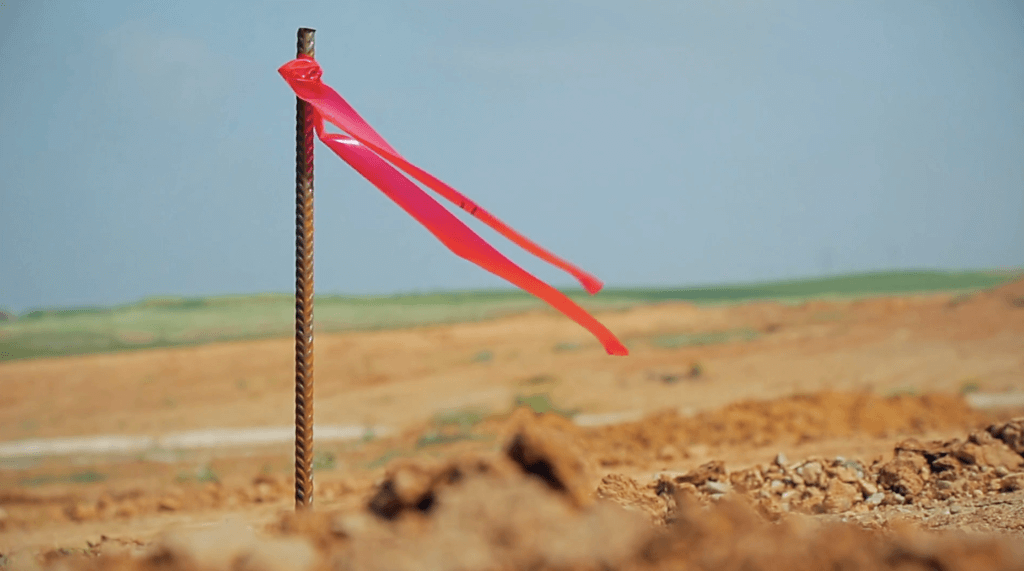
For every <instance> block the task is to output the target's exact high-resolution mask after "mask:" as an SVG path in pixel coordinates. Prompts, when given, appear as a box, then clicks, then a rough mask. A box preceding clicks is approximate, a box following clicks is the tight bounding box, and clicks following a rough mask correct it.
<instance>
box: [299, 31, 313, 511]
mask: <svg viewBox="0 0 1024 571" xmlns="http://www.w3.org/2000/svg"><path fill="white" fill-rule="evenodd" d="M315 33H316V30H311V29H309V28H299V33H298V50H297V51H298V55H300V56H302V55H308V56H310V57H312V56H313V55H314V49H313V47H314V46H313V43H314V37H313V36H314V34H315ZM295 101H296V103H295V509H296V510H305V509H312V507H313V110H312V107H311V106H310V105H309V104H308V103H306V102H305V101H303V100H301V99H299V98H297V97H296V98H295Z"/></svg>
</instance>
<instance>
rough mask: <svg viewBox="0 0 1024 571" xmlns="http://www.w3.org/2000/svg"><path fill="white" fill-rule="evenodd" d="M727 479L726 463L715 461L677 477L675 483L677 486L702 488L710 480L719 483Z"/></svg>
mask: <svg viewBox="0 0 1024 571" xmlns="http://www.w3.org/2000/svg"><path fill="white" fill-rule="evenodd" d="M725 479H726V473H725V463H724V462H722V461H721V460H715V461H713V462H708V463H707V464H703V465H702V466H700V467H699V468H697V469H696V470H692V471H690V472H687V473H685V474H683V475H681V476H676V477H675V478H674V481H675V483H677V484H682V483H688V484H693V485H694V486H702V485H704V483H705V482H707V481H709V480H716V481H719V480H725Z"/></svg>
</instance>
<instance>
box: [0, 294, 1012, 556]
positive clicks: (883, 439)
mask: <svg viewBox="0 0 1024 571" xmlns="http://www.w3.org/2000/svg"><path fill="white" fill-rule="evenodd" d="M1022 306H1024V283H1022V282H1017V283H1014V284H1009V285H1007V286H1003V287H1001V288H998V289H995V290H991V291H987V292H982V293H979V294H975V295H973V296H969V297H962V296H960V297H952V296H948V295H929V296H912V297H902V298H878V299H869V300H859V301H844V300H840V301H815V302H808V303H804V304H801V305H796V306H787V305H782V304H776V303H757V304H746V305H737V306H717V307H704V308H698V307H694V306H691V305H688V304H678V303H673V304H664V305H658V306H650V307H643V308H636V309H631V310H628V311H622V312H613V313H605V314H602V315H601V316H600V318H601V319H602V320H603V321H604V322H605V323H606V324H608V325H609V327H610V328H611V329H612V330H614V331H616V332H617V333H618V334H620V335H621V336H622V337H623V338H624V339H626V340H627V342H628V343H629V344H630V347H631V350H632V353H633V354H632V356H631V357H629V358H625V359H623V358H611V357H607V356H605V355H603V353H602V352H601V350H600V348H599V347H598V346H597V345H596V344H594V343H591V342H590V341H589V340H588V339H587V337H586V334H585V332H584V333H581V332H580V331H578V330H576V329H575V328H574V327H573V324H571V323H566V322H565V321H564V320H562V319H560V318H558V317H557V316H554V315H549V314H546V313H534V314H528V315H523V316H517V317H511V318H504V319H500V320H495V321H490V322H485V323H476V324H462V325H450V326H438V327H423V328H416V329H409V330H402V331H380V332H369V333H351V334H342V335H331V336H321V337H319V338H317V340H316V343H317V378H316V379H317V380H316V382H317V400H316V415H317V420H318V422H323V423H324V424H351V423H363V424H366V425H374V424H383V425H387V426H390V427H393V428H394V429H395V431H396V432H395V433H394V434H392V435H390V436H386V437H373V436H372V434H368V435H367V438H365V439H364V440H362V441H358V442H353V443H348V444H332V445H330V446H321V447H319V448H318V450H319V452H320V454H321V455H320V456H319V457H318V458H319V462H318V469H317V471H316V509H315V510H314V511H313V512H312V513H302V514H296V513H294V512H293V509H292V499H291V497H292V493H291V485H292V481H291V477H290V463H291V456H290V452H289V449H288V448H287V447H280V446H277V447H275V446H264V447H253V448H248V449H239V450H223V449H218V450H217V451H193V452H189V453H182V454H177V455H171V456H167V457H147V456H132V457H124V456H120V457H119V456H117V455H109V456H82V455H77V456H76V455H67V456H60V457H52V458H46V459H31V460H24V461H10V462H6V463H5V464H4V465H3V466H2V467H0V554H2V555H0V566H2V567H6V568H10V569H22V568H33V567H38V566H43V567H48V566H58V567H59V566H66V567H70V568H83V569H158V568H159V569H265V570H275V569H608V568H623V569H670V568H671V569H688V568H694V569H794V568H807V569H810V568H842V569H916V568H921V569H1018V568H1021V569H1024V419H1022V418H1021V416H1022V413H1024V411H1021V410H1019V409H1015V408H1014V407H1013V406H1012V405H1011V404H1008V405H1007V406H1005V407H996V408H986V409H983V410H980V409H977V408H972V407H971V406H969V405H968V402H967V400H966V399H965V398H964V394H971V393H975V394H978V393H980V394H989V395H995V398H994V399H989V401H988V402H996V403H997V404H998V403H999V402H1000V400H1001V399H1002V401H1004V402H1006V403H1013V402H1019V400H1015V397H1017V396H1019V395H1020V393H1021V392H1024V307H1022ZM732 332H741V333H742V334H735V335H733V333H732ZM708 334H712V335H711V337H713V338H714V339H715V340H716V342H714V343H709V344H703V345H700V344H694V342H693V340H694V339H700V338H702V336H704V337H705V338H707V337H708ZM681 339H682V340H687V341H685V342H684V341H680V340H681ZM291 366H292V365H291V342H290V341H289V340H280V341H261V342H251V343H234V344H221V345H210V346H204V347H195V348H186V349H174V350H153V351H144V352H136V353H125V354H115V355H92V356H83V357H72V358H62V359H47V360H37V361H22V362H12V363H6V364H3V365H0V386H2V387H3V394H2V396H0V440H4V441H10V440H16V439H21V438H28V437H33V438H38V437H67V436H82V435H93V434H115V435H159V434H162V433H166V432H170V431H181V430H196V429H206V428H226V427H236V428H237V427H255V426H264V425H281V424H287V423H288V422H289V421H290V419H291V415H292V414H293V412H292V405H291V402H292V400H291V398H292V397H291V386H290V379H291ZM531 395H532V397H533V398H529V397H531ZM517 397H520V400H519V402H524V397H525V402H528V403H532V404H533V405H534V408H535V409H537V408H540V409H543V408H551V409H552V412H548V413H546V414H538V413H536V412H533V411H532V410H530V409H529V408H525V407H519V408H515V407H514V406H513V405H514V403H515V402H516V398H517ZM545 398H546V399H548V400H545ZM549 404H550V405H551V406H550V407H549V406H548V405H549ZM476 411H483V412H484V413H486V414H483V418H479V417H477V416H474V415H475V414H476ZM572 412H580V413H581V414H582V415H585V416H586V417H588V418H590V419H594V418H601V417H599V416H595V415H606V416H604V417H603V418H604V419H605V421H606V423H605V424H600V425H594V424H597V423H594V422H573V421H572V420H571V419H570V417H571V416H572V414H570V413H572ZM577 418H580V419H582V418H583V416H577ZM616 419H617V420H616ZM627 419H634V420H628V421H627Z"/></svg>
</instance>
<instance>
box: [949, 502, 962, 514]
mask: <svg viewBox="0 0 1024 571" xmlns="http://www.w3.org/2000/svg"><path fill="white" fill-rule="evenodd" d="M962 511H964V508H963V507H961V506H960V504H950V506H949V513H951V514H958V513H960V512H962Z"/></svg>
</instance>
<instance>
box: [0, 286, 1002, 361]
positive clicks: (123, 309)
mask: <svg viewBox="0 0 1024 571" xmlns="http://www.w3.org/2000/svg"><path fill="white" fill-rule="evenodd" d="M1020 275H1021V273H1020V272H1019V271H1001V272H986V271H973V272H938V271H912V272H879V273H870V274H856V275H846V276H836V277H829V278H820V279H807V280H794V281H783V282H770V283H762V284H749V285H722V286H705V287H690V288H675V289H653V288H651V289H644V288H639V289H608V290H605V291H602V292H601V293H600V294H598V295H597V296H594V297H590V296H587V295H586V294H585V293H583V292H582V291H580V290H567V291H566V293H568V294H569V295H570V297H572V298H573V299H575V300H576V301H578V302H579V303H580V304H581V305H583V306H584V307H586V308H588V309H593V310H599V309H624V308H628V307H633V306H636V305H643V304H650V303H659V302H666V301H689V302H691V303H697V304H712V303H739V302H745V301H752V300H776V301H781V302H785V303H799V302H801V301H804V300H807V299H815V298H839V297H842V298H850V297H854V298H856V297H870V296H877V295H886V294H902V293H921V292H957V293H963V292H971V291H976V290H981V289H985V288H990V287H994V286H997V285H999V284H1001V283H1004V282H1006V281H1008V280H1012V279H1016V278H1019V277H1020ZM544 307H546V305H545V304H544V303H543V302H541V301H539V300H537V299H536V298H534V297H532V296H531V295H529V294H527V293H525V292H522V291H515V290H508V291H465V292H449V293H432V294H421V295H398V296H387V297H344V296H333V295H326V296H318V297H317V298H316V304H315V317H316V328H317V331H319V332H321V333H325V332H337V331H346V330H371V329H393V328H401V327H410V326H415V325H426V324H438V323H453V322H465V321H477V320H482V319H488V318H492V317H497V316H501V315H509V314H514V313H521V312H523V311H528V310H532V309H538V308H544ZM293 320H294V301H293V298H292V296H291V295H286V294H280V295H277V294H275V295H252V296H232V297H211V298H151V299H146V300H143V301H140V302H137V303H133V304H130V305H124V306H117V307H89V308H74V309H44V310H36V311H30V312H27V313H25V314H23V315H20V316H14V319H11V320H8V321H3V322H0V361H6V360H12V359H26V358H36V357H54V356H64V355H74V354H81V353H95V352H110V351H124V350H135V349H143V348H151V347H168V346H176V345H195V344H200V343H209V342H214V341H228V340H239V339H258V338H270V337H286V336H290V335H291V334H292V331H293V329H292V327H293Z"/></svg>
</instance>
